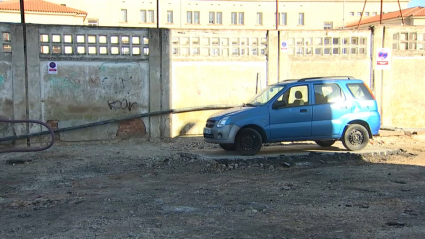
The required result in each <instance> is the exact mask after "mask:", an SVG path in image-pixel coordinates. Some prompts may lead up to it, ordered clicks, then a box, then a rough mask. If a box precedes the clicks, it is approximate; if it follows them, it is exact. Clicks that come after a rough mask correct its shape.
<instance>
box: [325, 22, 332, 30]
mask: <svg viewBox="0 0 425 239" xmlns="http://www.w3.org/2000/svg"><path fill="white" fill-rule="evenodd" d="M323 29H325V30H330V29H333V23H332V22H325V23H324V24H323Z"/></svg>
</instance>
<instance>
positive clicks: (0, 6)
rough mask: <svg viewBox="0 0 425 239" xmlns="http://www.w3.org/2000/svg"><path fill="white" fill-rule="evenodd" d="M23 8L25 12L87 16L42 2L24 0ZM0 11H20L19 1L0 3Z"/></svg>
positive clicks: (72, 9) (85, 13)
mask: <svg viewBox="0 0 425 239" xmlns="http://www.w3.org/2000/svg"><path fill="white" fill-rule="evenodd" d="M24 8H25V11H26V12H27V11H28V12H50V13H73V14H79V15H87V12H85V11H81V10H78V9H74V8H70V7H66V6H62V5H59V4H55V3H51V2H47V1H44V0H24ZM0 10H8V11H20V0H11V1H6V2H0Z"/></svg>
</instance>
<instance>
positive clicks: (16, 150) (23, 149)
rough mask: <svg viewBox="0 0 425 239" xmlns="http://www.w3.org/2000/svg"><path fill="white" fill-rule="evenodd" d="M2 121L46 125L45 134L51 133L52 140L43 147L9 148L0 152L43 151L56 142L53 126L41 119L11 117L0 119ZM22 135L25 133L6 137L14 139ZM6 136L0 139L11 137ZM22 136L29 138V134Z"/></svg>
mask: <svg viewBox="0 0 425 239" xmlns="http://www.w3.org/2000/svg"><path fill="white" fill-rule="evenodd" d="M0 122H3V123H13V124H15V123H32V124H41V125H43V126H44V127H46V128H47V131H43V132H45V133H44V134H50V135H51V140H50V143H49V144H48V145H46V146H43V147H38V148H36V147H29V148H11V149H10V148H7V149H0V153H10V152H37V151H43V150H46V149H48V148H50V147H52V145H53V144H54V143H55V133H54V132H53V130H52V128H50V126H49V125H47V124H46V123H44V122H42V121H39V120H9V119H0ZM21 136H24V135H20V136H11V137H6V138H13V139H18V138H21ZM6 138H2V139H0V141H7V140H10V139H6ZM22 138H29V136H26V137H22ZM13 139H12V140H13Z"/></svg>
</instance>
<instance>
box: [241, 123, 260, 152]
mask: <svg viewBox="0 0 425 239" xmlns="http://www.w3.org/2000/svg"><path fill="white" fill-rule="evenodd" d="M262 144H263V141H262V138H261V135H260V134H259V133H258V132H257V131H256V130H255V129H251V128H244V129H241V130H240V131H239V132H238V134H237V135H236V140H235V148H236V152H238V153H239V154H241V155H244V156H253V155H255V154H256V153H258V151H260V149H261V146H262Z"/></svg>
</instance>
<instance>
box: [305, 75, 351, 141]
mask: <svg viewBox="0 0 425 239" xmlns="http://www.w3.org/2000/svg"><path fill="white" fill-rule="evenodd" d="M313 88H314V104H313V114H312V118H313V119H312V132H311V134H312V136H313V137H316V138H339V137H340V135H339V134H340V132H341V130H342V127H344V122H345V121H346V119H348V117H350V113H351V112H352V104H353V103H352V101H349V100H347V96H346V95H345V94H344V92H343V90H342V89H341V86H340V85H339V84H337V83H336V82H323V83H315V84H313Z"/></svg>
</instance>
